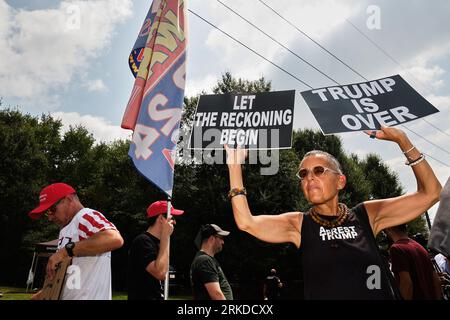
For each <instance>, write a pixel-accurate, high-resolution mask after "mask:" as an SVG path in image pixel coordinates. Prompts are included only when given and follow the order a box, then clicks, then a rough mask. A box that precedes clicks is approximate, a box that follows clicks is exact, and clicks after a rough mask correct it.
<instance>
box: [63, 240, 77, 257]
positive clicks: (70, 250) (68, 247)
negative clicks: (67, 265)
mask: <svg viewBox="0 0 450 320" xmlns="http://www.w3.org/2000/svg"><path fill="white" fill-rule="evenodd" d="M64 248H66V251H67V254H68V255H69V257H73V248H75V242H72V241H70V242H68V243H67V244H66V245H65V246H64Z"/></svg>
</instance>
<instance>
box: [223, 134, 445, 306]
mask: <svg viewBox="0 0 450 320" xmlns="http://www.w3.org/2000/svg"><path fill="white" fill-rule="evenodd" d="M366 133H367V134H371V135H372V138H374V139H380V140H387V141H392V142H395V143H397V144H398V146H399V147H400V149H401V150H402V152H403V153H404V154H405V156H406V164H407V165H409V166H411V168H412V169H413V172H414V175H415V177H416V180H417V185H418V189H417V191H416V192H414V193H410V194H406V195H403V196H400V197H396V198H391V199H379V200H370V201H365V202H363V203H360V204H358V205H357V206H356V207H354V208H351V209H350V208H348V207H347V206H346V205H345V204H343V203H339V191H340V190H342V189H343V188H344V187H345V184H346V179H347V178H346V176H345V175H344V173H343V172H342V169H341V166H340V164H339V162H338V161H337V160H336V158H335V157H333V156H332V155H330V154H328V153H326V152H324V151H317V150H316V151H311V152H308V153H307V154H306V155H305V156H304V158H303V160H302V161H301V162H300V166H299V171H298V173H297V176H298V177H299V179H300V184H301V188H302V191H303V194H304V195H305V197H306V199H307V200H308V202H309V203H310V204H311V205H312V206H311V208H310V209H309V210H308V211H307V212H288V213H284V214H280V215H253V214H252V213H251V211H250V207H249V205H248V202H247V197H246V195H247V191H246V189H245V188H244V182H243V178H242V168H241V164H242V163H243V162H244V161H245V158H246V157H247V152H246V151H245V150H242V149H237V150H234V149H230V148H229V147H228V146H227V147H226V150H227V164H228V169H229V175H230V186H231V190H230V192H229V197H230V199H231V203H232V207H233V214H234V218H235V220H236V224H237V226H238V227H239V229H241V230H243V231H245V232H247V233H249V234H251V235H253V236H255V237H256V238H258V239H260V240H262V241H265V242H269V243H288V242H291V243H293V244H294V245H295V246H296V247H297V248H299V249H300V250H301V251H302V259H303V273H304V277H303V279H304V291H305V298H306V299H395V298H397V297H398V290H396V286H395V283H394V281H393V278H392V275H391V274H390V272H389V271H388V269H387V266H386V263H385V261H384V260H383V258H382V256H381V255H380V253H379V251H378V246H377V244H376V241H375V236H376V235H377V234H378V233H379V232H381V231H382V230H383V229H386V228H388V227H391V226H396V225H399V224H402V223H406V222H409V221H411V220H413V219H415V218H417V217H418V216H420V215H421V214H422V213H423V212H425V211H426V210H427V209H429V208H430V207H431V206H432V205H434V204H435V203H436V202H437V201H438V199H439V193H440V190H441V185H440V183H439V181H438V179H437V178H436V176H435V174H434V172H433V170H432V169H431V167H430V166H429V164H428V163H427V162H426V160H425V157H424V155H423V154H421V153H420V152H419V150H417V148H415V147H414V146H413V145H412V143H411V142H410V140H409V139H408V137H407V136H406V134H405V133H404V132H403V131H401V130H399V129H397V128H391V127H382V128H381V130H379V131H376V132H374V133H370V132H366Z"/></svg>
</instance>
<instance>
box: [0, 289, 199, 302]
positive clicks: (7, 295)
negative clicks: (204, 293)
mask: <svg viewBox="0 0 450 320" xmlns="http://www.w3.org/2000/svg"><path fill="white" fill-rule="evenodd" d="M25 291H26V290H25V288H14V287H0V293H2V294H3V296H2V297H0V301H2V300H30V298H31V296H32V295H33V293H26V292H25ZM112 299H113V300H127V299H128V295H127V293H126V292H113V297H112ZM191 299H192V297H190V296H171V297H169V300H191Z"/></svg>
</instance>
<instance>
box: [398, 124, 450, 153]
mask: <svg viewBox="0 0 450 320" xmlns="http://www.w3.org/2000/svg"><path fill="white" fill-rule="evenodd" d="M401 126H402V127H403V128H405V129H406V130H408V131H410V132H412V133H414V134H415V135H418V136H419V134H418V133H417V132H414V131H412V130H411V129H409V128H408V127H406V126H404V125H401ZM422 139H424V140H425V141H426V142H428V143H429V144H431V145H433V146H435V147H436V148H438V149H440V150H442V151H444V152H445V153H447V154H450V152H448V151H447V150H445V149H444V148H442V147H440V146H438V145H437V144H435V143H434V142H432V141H431V140H429V139H427V138H424V137H422Z"/></svg>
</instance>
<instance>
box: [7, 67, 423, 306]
mask: <svg viewBox="0 0 450 320" xmlns="http://www.w3.org/2000/svg"><path fill="white" fill-rule="evenodd" d="M270 90H271V83H270V82H268V81H266V80H265V79H264V78H261V79H259V80H256V81H248V80H243V79H236V78H234V77H233V76H232V75H231V74H229V73H225V74H224V75H223V77H222V79H221V80H220V81H219V82H218V83H217V84H216V86H214V88H213V91H214V92H215V93H229V92H232V93H246V92H265V91H270ZM197 101H198V97H190V98H186V99H185V108H184V110H183V118H182V129H183V130H186V131H188V130H189V128H190V126H191V123H192V119H193V116H194V113H195V108H196V104H197ZM179 145H180V148H181V149H182V148H184V147H185V141H182V140H180V144H179ZM0 146H1V150H2V152H1V153H0V157H1V161H0V172H1V173H0V213H1V215H0V221H1V223H0V266H1V269H2V272H0V283H2V284H9V285H18V286H23V285H24V284H25V281H26V278H27V273H28V268H29V265H30V264H31V254H32V250H33V246H34V244H35V243H36V242H43V241H48V240H52V239H55V238H56V237H57V236H58V229H57V228H56V227H55V226H54V225H52V224H50V223H49V222H47V221H32V220H30V219H29V218H28V216H27V213H28V212H29V211H30V210H32V209H33V208H34V207H35V206H36V205H37V202H38V196H39V191H40V190H41V188H42V187H44V186H45V185H48V184H50V183H53V182H66V183H68V184H70V185H72V186H73V187H74V188H75V189H76V190H77V192H78V194H79V197H80V199H81V201H82V203H83V204H84V205H85V206H87V207H90V208H94V209H97V210H99V211H101V212H103V213H104V214H105V216H106V217H107V218H108V219H110V220H111V221H112V222H113V223H114V224H115V225H116V226H117V228H118V229H119V230H120V232H121V234H122V236H123V237H124V239H125V245H124V247H123V248H121V249H120V250H117V251H116V252H113V286H114V287H115V288H116V289H121V290H123V289H125V288H126V269H127V253H128V248H129V245H130V243H131V241H132V239H133V238H134V237H135V236H136V235H138V234H139V233H140V232H142V231H144V230H145V229H146V221H145V209H146V208H147V206H148V205H149V204H150V203H152V202H154V201H157V200H161V199H164V198H165V197H164V194H163V193H162V192H160V191H159V190H158V189H157V188H156V187H155V186H153V185H152V184H150V183H149V182H148V181H147V180H146V179H144V178H143V177H142V176H141V175H139V174H138V173H137V171H136V170H135V169H134V167H133V164H132V162H131V160H130V159H129V157H128V149H129V146H130V142H129V141H116V142H113V143H109V144H105V143H96V142H95V140H94V138H93V136H92V134H91V133H89V132H88V131H87V130H86V129H85V128H83V127H82V126H77V127H71V128H70V129H69V130H68V131H67V132H64V133H63V132H62V124H61V122H60V121H59V120H55V119H53V118H52V117H51V116H50V115H42V116H41V117H33V116H31V115H29V114H23V113H21V112H19V111H17V110H13V109H2V110H0ZM314 149H320V150H324V151H327V152H329V153H331V154H333V155H334V156H336V158H337V159H338V160H339V161H340V162H341V164H342V167H343V170H344V173H345V174H346V175H347V177H348V184H347V187H346V188H345V190H344V191H343V192H342V194H341V198H342V199H341V200H342V201H343V202H345V203H347V204H348V205H355V204H357V203H359V202H361V201H364V200H367V199H377V198H387V197H394V196H398V195H401V194H402V193H403V190H402V187H401V186H400V183H399V181H398V177H397V175H396V174H395V173H394V172H393V171H392V170H391V169H390V168H389V167H387V166H386V165H385V164H384V163H383V161H382V160H381V158H380V157H379V156H377V155H375V154H371V155H369V156H367V157H365V158H364V159H360V158H359V157H358V156H356V155H354V154H346V153H345V152H344V149H343V146H342V142H341V140H340V138H339V137H337V136H332V135H331V136H324V135H322V134H321V133H320V132H319V131H313V130H300V131H295V132H294V135H293V148H292V149H291V150H282V151H280V152H279V157H280V161H279V165H280V166H279V172H278V173H277V174H276V175H273V176H264V175H261V173H260V170H261V168H263V167H264V165H261V164H256V165H247V166H246V167H245V170H244V179H245V183H246V187H247V191H248V200H249V203H250V205H251V208H252V211H253V212H254V213H255V214H278V213H282V212H288V211H299V210H300V211H303V210H307V208H308V203H307V202H306V200H305V198H304V197H303V195H302V194H301V191H300V188H299V183H298V180H297V178H296V176H295V173H296V171H297V170H298V165H299V162H300V160H301V159H302V158H303V156H304V154H305V153H306V152H308V151H311V150H314ZM202 156H203V157H204V158H205V157H206V159H207V158H208V157H213V156H215V155H214V154H206V155H202ZM198 160H199V159H198ZM227 192H228V173H227V168H226V165H223V164H207V163H205V161H203V162H200V161H199V162H197V163H189V162H183V161H179V162H178V164H177V166H176V167H175V178H174V193H173V194H174V196H173V205H174V207H176V208H180V209H183V210H185V212H186V213H185V215H183V216H179V217H177V225H176V227H175V232H174V234H173V236H172V241H171V253H172V254H171V265H173V266H174V267H175V269H176V270H177V271H178V273H179V274H180V275H182V276H184V278H185V280H186V284H187V283H188V282H187V280H188V274H189V267H190V263H191V261H192V258H193V257H194V254H195V251H196V248H195V247H194V242H193V240H194V238H195V235H196V233H197V231H198V229H199V227H200V225H201V224H204V223H216V224H218V225H220V226H221V227H222V228H223V229H226V230H230V231H231V236H230V237H228V238H227V240H226V242H225V248H224V251H223V252H222V253H221V254H219V255H218V259H219V260H220V262H221V264H222V267H223V269H224V271H225V273H226V274H227V276H228V277H229V280H230V281H231V282H232V283H236V284H240V285H241V286H242V290H239V289H238V292H239V293H238V296H239V295H240V297H251V296H252V294H253V295H258V294H260V293H259V292H256V290H258V289H253V290H254V292H252V291H251V290H247V291H246V290H244V289H243V288H245V284H246V283H250V282H252V283H260V282H261V281H262V280H263V279H264V277H265V276H266V273H267V271H268V270H269V269H270V268H272V267H276V268H277V270H279V273H280V275H281V276H282V278H284V279H291V281H300V279H301V264H300V259H299V254H298V251H297V250H296V248H294V247H293V246H292V245H289V244H281V245H272V244H266V243H263V242H261V241H259V240H256V239H255V238H253V237H251V236H250V235H248V234H246V233H244V232H241V231H239V230H238V229H237V227H236V225H235V222H234V219H233V215H232V210H231V205H230V203H229V200H228V198H227ZM414 228H415V229H414V231H415V233H417V232H422V233H425V234H426V229H425V223H424V220H423V219H422V220H419V221H418V222H416V223H415V224H414ZM381 240H384V239H381ZM253 287H255V286H253ZM293 294H301V292H299V291H296V292H295V293H293Z"/></svg>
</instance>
